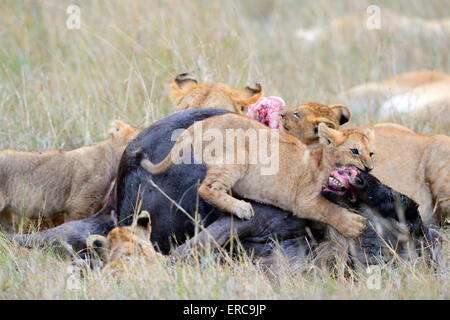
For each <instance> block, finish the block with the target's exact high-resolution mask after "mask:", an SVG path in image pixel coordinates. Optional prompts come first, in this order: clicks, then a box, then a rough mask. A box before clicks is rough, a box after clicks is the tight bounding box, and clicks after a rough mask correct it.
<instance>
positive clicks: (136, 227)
mask: <svg viewBox="0 0 450 320" xmlns="http://www.w3.org/2000/svg"><path fill="white" fill-rule="evenodd" d="M151 230H152V227H151V220H150V214H149V213H148V212H147V211H142V212H141V213H140V214H139V216H138V217H137V218H135V219H134V220H133V223H132V224H131V226H126V227H116V228H114V229H113V230H111V231H110V232H109V233H108V235H107V236H106V237H104V236H101V235H90V236H89V237H88V238H87V239H86V245H87V248H88V250H89V251H90V252H91V253H94V254H95V255H97V256H98V257H99V258H100V259H101V260H102V262H103V263H104V270H111V271H112V272H113V274H115V275H117V274H118V273H123V272H127V273H130V272H131V271H132V270H133V267H134V266H135V265H137V264H141V265H145V266H148V265H151V264H153V263H155V261H156V260H157V259H162V260H163V261H164V259H165V258H164V256H163V255H162V254H160V253H158V252H156V250H155V249H154V247H153V245H152V244H151V242H150V235H151Z"/></svg>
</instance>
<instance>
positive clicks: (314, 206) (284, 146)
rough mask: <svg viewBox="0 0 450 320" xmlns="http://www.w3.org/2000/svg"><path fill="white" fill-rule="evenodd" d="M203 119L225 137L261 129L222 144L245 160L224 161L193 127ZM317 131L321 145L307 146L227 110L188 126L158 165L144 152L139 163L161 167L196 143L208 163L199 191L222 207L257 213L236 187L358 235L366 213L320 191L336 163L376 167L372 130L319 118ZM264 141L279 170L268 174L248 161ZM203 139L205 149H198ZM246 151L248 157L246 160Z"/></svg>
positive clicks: (226, 155) (154, 169) (227, 153)
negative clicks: (251, 135) (239, 140)
mask: <svg viewBox="0 0 450 320" xmlns="http://www.w3.org/2000/svg"><path fill="white" fill-rule="evenodd" d="M200 124H201V127H202V129H203V132H205V133H207V132H208V131H209V129H211V130H213V131H214V132H216V133H217V132H219V133H220V134H221V135H222V137H226V135H227V132H228V134H229V132H230V131H233V130H236V131H234V132H251V131H256V132H259V133H260V134H259V136H258V137H257V136H256V135H255V136H254V138H252V139H250V138H249V137H248V136H246V137H245V142H244V143H238V144H236V148H235V147H234V144H233V147H232V148H228V141H227V145H226V148H223V146H222V149H225V150H223V157H222V158H223V159H235V155H237V156H238V158H239V157H240V158H241V161H240V163H236V162H234V163H233V162H231V161H225V162H226V164H223V163H224V162H223V161H222V162H220V161H217V160H218V159H217V158H216V155H217V153H220V150H221V149H219V150H215V152H214V155H213V152H211V150H209V152H208V150H207V149H208V148H209V149H210V148H211V146H210V145H209V144H206V143H199V141H197V140H198V139H196V138H197V137H198V134H196V133H195V130H196V126H199V125H200ZM197 128H198V127H197ZM197 130H198V129H197ZM238 130H241V131H238ZM246 130H247V131H246ZM209 132H211V131H209ZM261 133H262V134H261ZM318 133H319V136H320V141H321V143H322V144H323V148H318V149H312V150H309V149H308V148H307V146H306V145H304V144H302V143H301V142H300V141H299V140H297V139H295V138H293V137H292V136H290V135H287V134H284V133H279V131H278V130H271V129H269V128H267V127H266V126H265V125H263V124H261V123H259V122H257V121H255V120H251V119H248V118H247V117H245V116H241V115H237V114H225V115H220V116H216V117H211V118H208V119H205V120H203V121H199V122H197V123H196V124H194V125H192V126H190V127H189V128H188V129H187V130H186V131H185V132H184V133H183V134H182V135H181V136H180V137H179V138H178V140H177V142H176V143H175V145H174V147H173V148H172V150H171V152H170V153H169V154H168V155H167V156H166V158H165V159H164V160H162V161H161V162H160V163H158V164H156V165H155V164H153V163H152V162H151V161H150V160H148V159H147V158H145V157H146V156H147V155H145V154H144V155H143V156H144V158H143V160H142V161H141V166H142V167H143V168H144V169H146V170H147V171H148V172H150V173H151V174H159V173H162V172H164V171H166V170H168V169H169V168H170V167H172V166H173V165H174V162H173V159H176V158H178V157H179V152H180V146H181V145H183V144H184V145H188V146H192V145H194V154H195V155H197V154H200V155H202V157H203V159H201V160H200V159H197V157H196V159H195V160H196V161H201V162H202V163H205V164H206V166H207V168H208V170H207V173H206V177H205V179H204V180H203V182H202V183H201V185H200V188H199V190H198V192H199V194H200V196H201V197H202V198H203V199H204V200H205V201H206V202H208V203H210V204H211V205H213V206H215V207H217V208H218V209H220V210H222V211H225V212H228V213H230V214H234V215H236V216H237V217H239V218H245V219H249V218H251V217H252V216H253V214H254V212H253V208H252V206H251V205H250V204H249V203H248V202H246V201H243V200H238V199H236V198H234V197H232V196H231V195H229V194H228V192H229V191H231V190H232V191H233V192H234V193H236V194H237V195H239V196H241V197H243V198H248V199H252V200H255V201H261V202H263V203H268V204H272V205H274V206H276V207H279V208H281V209H284V210H287V211H290V212H293V213H294V215H296V216H297V217H301V218H308V219H313V220H317V221H321V222H325V223H328V224H330V225H331V226H333V227H334V228H336V229H337V230H338V231H339V232H341V233H342V234H343V235H344V236H347V237H356V236H358V235H359V234H361V232H362V230H363V228H364V226H365V224H364V218H362V217H361V216H358V215H357V214H354V213H351V212H350V211H348V210H346V209H343V208H340V207H338V206H337V205H335V204H333V203H331V202H329V201H327V200H326V199H324V198H323V197H321V196H319V193H320V191H321V188H322V184H324V183H325V182H326V181H327V179H328V176H329V173H330V172H331V171H332V170H333V169H335V168H336V167H341V166H355V167H357V168H359V169H361V170H363V171H369V170H371V169H372V168H373V161H372V156H373V154H374V152H373V146H372V141H373V138H374V137H373V131H372V130H370V129H369V130H363V131H358V130H348V129H347V130H342V131H337V130H334V129H331V128H328V127H327V126H326V125H324V124H323V123H321V124H319V126H318ZM195 136H197V137H195ZM191 137H194V139H191ZM267 137H268V138H267ZM210 138H211V137H210ZM205 140H208V139H205ZM209 140H210V139H209ZM269 141H270V143H269ZM200 142H201V141H200ZM263 143H269V144H270V146H268V147H267V150H272V152H271V155H272V156H275V160H276V161H278V170H277V171H276V172H272V173H269V174H267V175H264V174H262V169H263V167H264V165H263V164H262V163H261V162H262V161H249V159H250V157H253V156H254V155H255V149H254V148H253V147H254V146H255V144H257V145H259V146H261V145H262V144H263ZM199 145H200V146H201V149H200V150H195V148H196V147H197V146H199ZM276 145H278V150H277V151H278V152H276V151H275V152H273V149H274V148H272V147H273V146H276ZM203 146H205V148H203ZM252 149H253V150H252ZM205 150H206V151H205ZM200 152H201V153H200ZM259 152H261V149H260V150H259ZM184 155H185V154H184ZM242 155H244V158H245V159H244V160H243V161H242ZM238 162H239V161H238ZM197 163H198V162H197Z"/></svg>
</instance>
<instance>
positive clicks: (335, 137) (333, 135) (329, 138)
mask: <svg viewBox="0 0 450 320" xmlns="http://www.w3.org/2000/svg"><path fill="white" fill-rule="evenodd" d="M318 133H319V141H320V143H321V144H322V145H324V146H326V145H330V144H333V145H337V144H338V142H339V141H340V140H341V139H342V133H341V132H339V131H337V130H334V129H331V128H329V127H327V125H326V124H325V123H323V122H321V123H319V132H318Z"/></svg>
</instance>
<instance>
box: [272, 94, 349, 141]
mask: <svg viewBox="0 0 450 320" xmlns="http://www.w3.org/2000/svg"><path fill="white" fill-rule="evenodd" d="M350 117H351V113H350V110H349V108H347V107H346V106H343V105H337V104H334V105H330V106H325V105H323V104H320V103H315V102H309V103H305V104H301V105H299V106H297V107H295V108H289V109H286V110H285V111H283V113H282V114H281V123H280V128H281V130H282V131H284V132H285V133H288V134H290V135H293V136H294V137H296V138H297V139H299V140H300V141H301V142H303V143H304V144H306V145H318V144H319V123H324V124H325V125H326V126H327V127H329V128H331V129H335V130H337V129H339V126H340V125H343V124H344V123H347V122H348V121H349V120H350Z"/></svg>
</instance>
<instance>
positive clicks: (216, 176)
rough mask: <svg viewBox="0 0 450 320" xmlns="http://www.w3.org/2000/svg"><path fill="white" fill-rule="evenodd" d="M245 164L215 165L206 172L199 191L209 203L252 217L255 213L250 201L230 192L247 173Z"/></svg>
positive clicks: (223, 209) (245, 216)
mask: <svg viewBox="0 0 450 320" xmlns="http://www.w3.org/2000/svg"><path fill="white" fill-rule="evenodd" d="M245 170H246V169H245V166H243V165H241V166H239V165H225V166H213V167H210V168H209V169H208V171H207V172H206V177H205V179H204V180H203V182H202V184H201V185H200V188H199V189H198V193H199V194H200V196H201V197H202V198H203V200H205V201H206V202H208V203H209V204H211V205H213V206H215V207H216V208H218V209H219V210H222V211H224V212H228V213H230V214H233V215H235V216H237V217H239V218H241V219H250V218H251V217H253V215H254V214H255V213H254V211H253V207H252V205H251V204H250V203H248V202H246V201H242V200H238V199H236V198H233V197H232V196H230V195H229V194H228V191H230V190H231V188H232V187H233V185H234V184H235V183H236V182H237V181H238V180H239V179H241V178H242V177H243V176H244V174H245Z"/></svg>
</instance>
